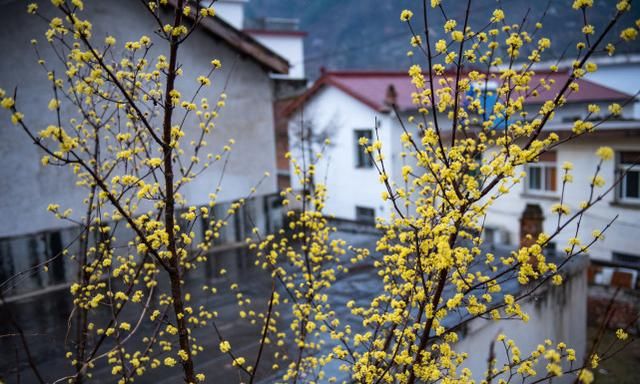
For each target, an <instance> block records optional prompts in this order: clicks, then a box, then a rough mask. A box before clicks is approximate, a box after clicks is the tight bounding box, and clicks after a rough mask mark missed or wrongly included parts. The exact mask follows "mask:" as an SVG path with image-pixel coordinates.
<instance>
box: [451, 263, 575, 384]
mask: <svg viewBox="0 0 640 384" xmlns="http://www.w3.org/2000/svg"><path fill="white" fill-rule="evenodd" d="M574 260H575V261H577V263H576V264H578V265H575V266H573V268H571V269H573V271H571V274H570V275H569V276H568V277H565V279H566V280H565V282H564V283H563V284H562V285H561V286H559V287H553V286H551V285H550V284H547V285H545V286H543V287H541V288H540V289H539V290H538V291H537V292H536V294H535V295H533V296H531V298H528V299H526V300H525V301H524V302H521V306H522V310H523V311H524V312H525V313H527V314H529V316H530V320H529V322H528V323H524V322H522V321H517V320H513V321H497V322H496V321H491V320H484V319H476V320H474V321H472V322H471V323H470V324H469V326H468V327H467V329H466V332H465V336H462V337H461V340H460V341H459V342H458V343H457V345H456V347H455V350H456V352H459V353H460V352H467V353H468V354H469V356H470V358H469V359H468V360H467V361H466V362H465V363H464V365H463V366H464V367H467V368H469V369H471V371H472V372H473V373H474V379H476V380H477V381H478V382H479V381H480V380H482V378H483V373H484V372H485V371H486V370H487V358H488V356H489V353H490V345H491V342H492V341H493V340H495V339H496V337H497V336H498V335H499V334H501V333H503V334H504V335H505V336H506V337H507V339H513V340H514V341H515V343H516V345H517V346H518V348H520V351H521V353H522V358H525V357H526V356H528V355H529V354H530V353H531V352H533V351H534V350H535V349H536V347H537V345H538V344H543V343H544V340H545V339H549V340H551V341H552V342H553V346H555V345H556V344H557V343H559V342H564V343H566V344H567V347H568V348H573V349H575V351H576V357H577V360H576V361H577V362H578V363H581V362H582V361H583V358H584V354H585V353H586V347H587V344H586V343H587V340H586V335H587V278H586V270H585V268H586V260H584V259H582V260H580V259H574ZM495 357H496V359H497V364H496V366H495V367H496V368H498V369H500V368H501V367H502V365H503V364H504V363H505V362H506V356H505V352H504V348H503V346H502V345H501V344H500V343H496V345H495ZM545 365H546V360H545V359H544V358H540V362H539V364H538V366H537V367H535V368H534V369H536V370H537V371H538V375H537V376H536V377H535V378H536V379H540V378H542V377H544V375H546V370H545ZM564 369H565V370H566V369H569V366H568V365H565V366H564ZM575 378H576V376H575V375H564V376H562V377H560V378H556V379H553V382H554V383H572V382H574V380H575ZM505 379H506V377H505Z"/></svg>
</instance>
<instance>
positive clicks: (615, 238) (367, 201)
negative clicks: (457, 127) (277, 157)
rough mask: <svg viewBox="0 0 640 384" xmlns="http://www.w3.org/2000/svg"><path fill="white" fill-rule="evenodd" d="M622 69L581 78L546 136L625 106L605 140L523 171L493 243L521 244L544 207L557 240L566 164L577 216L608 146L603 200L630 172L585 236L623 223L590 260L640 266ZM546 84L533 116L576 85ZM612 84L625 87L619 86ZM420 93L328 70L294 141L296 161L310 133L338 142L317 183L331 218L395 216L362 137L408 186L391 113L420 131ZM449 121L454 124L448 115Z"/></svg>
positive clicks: (295, 111)
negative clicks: (533, 214) (531, 214)
mask: <svg viewBox="0 0 640 384" xmlns="http://www.w3.org/2000/svg"><path fill="white" fill-rule="evenodd" d="M625 63H626V64H625V66H624V72H625V73H636V76H635V77H633V76H631V77H632V78H633V80H630V82H631V83H633V82H634V81H635V82H637V80H636V79H637V78H640V76H638V74H640V66H638V64H633V63H629V62H625ZM612 65H615V68H618V67H619V66H620V65H622V64H620V63H617V62H616V63H615V64H612ZM615 68H614V69H611V70H610V69H609V68H608V67H607V64H606V61H604V62H603V61H600V69H602V74H601V75H600V77H598V78H597V81H596V80H595V79H594V80H592V79H591V77H588V78H585V79H580V80H579V84H580V92H578V93H574V94H572V95H570V96H569V97H568V98H567V103H566V105H565V106H563V108H561V109H560V110H559V111H558V112H557V113H556V114H555V117H554V119H553V121H552V122H550V123H549V124H548V125H547V126H546V127H545V129H546V130H547V132H556V133H558V134H559V135H560V136H561V137H566V136H567V135H568V134H569V133H570V132H571V128H572V127H573V123H574V121H575V120H578V119H584V118H585V117H586V115H587V106H588V105H589V104H596V105H598V106H599V107H600V109H601V112H600V113H599V114H598V116H591V117H590V118H591V119H594V120H596V121H597V119H598V118H600V117H602V116H604V115H606V114H607V108H608V106H609V105H610V104H611V103H619V104H620V105H624V107H623V108H622V113H621V115H620V116H617V117H616V118H614V119H611V120H610V121H607V122H605V123H602V124H600V125H599V126H598V128H597V129H596V131H595V132H593V133H591V134H588V135H585V136H583V137H581V138H579V139H576V140H572V141H570V142H568V143H566V144H563V145H561V146H559V147H558V149H557V150H555V151H553V152H551V153H548V154H545V155H544V156H542V157H541V158H540V159H539V162H537V163H535V164H531V165H530V166H528V167H527V168H526V169H523V170H524V171H526V172H527V176H526V178H525V180H523V182H522V183H519V184H516V185H515V186H514V187H513V188H512V190H511V193H509V194H508V195H507V196H503V197H501V198H500V199H498V200H497V201H496V203H495V204H494V205H493V206H492V207H491V209H490V210H489V214H488V216H487V220H486V222H485V228H486V231H485V238H486V241H487V242H489V243H503V244H510V245H517V244H518V239H519V224H518V223H519V219H520V216H521V215H522V212H523V211H524V209H525V207H526V206H527V204H539V205H540V206H541V208H542V210H543V212H544V215H545V217H546V220H545V221H544V224H543V225H544V231H545V232H547V233H552V232H553V230H554V229H555V226H556V224H557V221H556V218H557V217H556V216H554V215H553V214H552V212H551V207H552V206H553V205H554V204H557V203H559V202H560V198H561V194H562V182H561V178H562V164H563V163H564V162H565V161H569V162H571V163H573V171H572V174H573V176H574V181H573V182H572V183H570V184H567V185H566V187H565V197H564V200H563V202H564V203H565V204H566V205H568V206H569V208H570V209H571V211H572V212H575V211H576V210H578V209H579V205H580V202H581V201H583V200H586V199H587V198H588V193H589V183H590V181H591V178H592V177H593V176H594V172H595V171H596V167H597V164H598V161H599V158H598V157H597V156H596V155H595V152H596V150H597V149H598V148H599V147H600V146H610V147H612V148H613V149H614V151H615V152H616V156H615V159H614V160H612V161H607V162H604V164H603V165H602V168H601V169H600V171H599V175H600V176H602V177H603V178H604V180H605V182H606V184H605V187H604V188H599V189H597V190H596V193H598V192H601V191H603V190H604V189H606V187H607V186H610V185H612V183H614V180H616V179H617V178H618V177H619V176H621V174H622V172H627V173H626V176H625V177H624V179H623V180H622V182H621V183H620V186H618V187H617V188H615V190H614V191H612V193H609V194H607V195H606V196H604V197H603V198H602V201H600V202H599V203H598V204H597V205H596V206H595V207H594V208H593V209H590V210H589V211H588V212H587V213H586V214H585V215H584V217H583V219H582V224H581V233H582V234H586V235H584V236H586V237H587V238H585V239H583V240H584V241H585V242H587V241H588V240H590V239H588V237H589V236H591V233H592V231H594V230H601V229H603V228H604V227H605V226H606V225H607V224H608V223H609V221H610V220H612V219H613V218H614V217H615V216H616V215H618V217H617V219H616V220H615V222H614V223H613V224H612V227H611V228H610V230H608V231H607V234H606V235H605V240H604V241H602V242H597V243H595V244H594V246H593V248H592V249H591V250H590V256H591V257H592V258H595V259H603V260H618V261H622V260H627V261H630V262H634V263H640V251H638V249H637V245H636V241H635V239H637V238H638V237H639V236H640V224H639V223H640V204H639V203H640V190H639V188H640V184H639V181H638V180H639V179H640V170H638V169H637V168H634V169H631V170H627V168H628V167H629V165H630V164H631V163H632V162H633V161H635V160H634V159H638V158H640V121H639V120H638V117H637V116H636V109H637V106H636V104H637V103H636V100H634V98H633V97H632V95H630V94H629V93H628V89H630V88H632V87H633V86H634V85H633V84H631V85H629V86H627V87H625V89H624V90H622V91H621V90H618V89H617V88H616V89H614V88H612V87H609V86H607V85H606V84H607V83H609V81H608V80H607V79H606V74H607V73H609V74H611V75H612V76H616V78H617V76H618V75H617V73H618V72H617V69H615ZM596 73H598V72H596ZM536 76H537V77H539V79H538V78H536V79H534V80H533V83H534V84H536V83H537V82H539V81H540V80H541V79H542V78H544V79H546V80H547V81H548V80H549V79H553V80H554V81H555V82H554V83H552V85H551V89H549V90H548V91H546V92H541V94H540V95H539V96H537V97H531V98H529V99H528V104H527V105H526V109H527V110H528V111H530V112H531V114H535V111H537V110H538V109H539V107H540V106H541V105H542V102H544V100H545V98H548V97H552V96H553V95H555V94H556V93H557V92H558V90H559V87H560V86H561V85H562V84H564V81H566V79H567V78H568V74H567V72H566V71H565V70H562V69H561V70H560V71H558V73H550V72H540V73H539V74H537V75H536ZM610 83H611V84H612V85H615V84H616V82H615V81H614V80H611V82H610ZM639 89H640V85H639ZM413 91H414V88H413V85H412V84H411V83H410V80H409V78H408V76H407V75H406V74H405V73H393V72H359V71H336V72H325V73H324V74H323V76H322V77H321V78H320V79H319V80H318V81H316V83H315V84H314V85H313V86H312V87H311V88H310V89H309V90H308V91H307V92H306V93H305V94H304V95H303V96H302V97H300V98H298V99H297V100H296V102H294V103H292V104H291V105H290V106H289V110H288V114H289V116H290V122H289V130H290V135H289V140H290V142H291V143H292V145H291V147H290V150H291V152H292V156H293V157H294V158H298V159H300V158H301V157H302V152H301V151H300V146H299V145H295V142H296V140H298V141H299V138H300V137H301V135H303V134H304V132H307V131H309V130H311V131H314V132H316V134H319V135H320V136H321V137H328V138H330V139H331V142H332V144H331V145H330V146H328V147H327V148H325V153H324V157H323V159H321V160H319V161H318V164H317V176H316V177H317V180H319V181H325V182H326V184H327V187H328V195H329V197H328V201H327V204H326V213H327V214H329V215H334V216H336V217H341V218H346V219H351V220H369V221H371V219H372V218H373V217H388V215H389V214H390V212H391V211H390V207H389V206H388V205H387V204H385V203H383V201H382V199H381V197H380V196H381V193H382V192H383V191H384V190H385V188H384V186H383V185H382V184H381V183H380V182H379V181H378V174H377V170H376V168H375V167H374V166H373V164H372V162H371V160H370V159H369V158H368V156H366V155H365V154H364V153H363V152H362V149H361V148H360V147H359V146H358V138H359V137H363V136H364V137H369V138H378V139H379V140H380V141H381V142H382V146H383V152H384V154H385V157H386V160H385V161H386V166H387V173H388V174H389V175H390V178H391V179H392V180H394V181H395V182H396V183H398V185H402V183H403V182H402V180H401V177H400V176H401V171H400V170H401V168H402V166H403V165H405V162H407V161H409V160H408V159H407V158H405V157H403V156H401V147H400V135H401V134H402V132H403V129H402V127H401V125H400V123H399V120H398V117H397V116H396V114H395V113H394V112H392V111H390V108H389V103H390V101H391V99H392V100H393V103H394V104H395V105H397V112H398V115H399V117H400V118H401V119H403V120H404V121H405V126H406V127H411V126H412V125H411V124H406V120H407V118H408V116H410V115H411V114H415V108H414V107H413V105H412V103H411V93H412V92H413ZM625 91H627V92H625ZM550 95H551V96H550ZM443 119H446V117H445V116H443ZM445 121H446V120H445ZM376 127H377V129H376ZM307 136H309V135H308V134H307ZM307 157H308V155H307ZM293 179H295V177H294V178H293ZM292 184H293V185H294V186H297V187H299V186H300V183H299V181H297V180H292ZM571 237H573V232H572V231H571V230H569V231H565V232H563V234H562V235H561V236H560V237H558V239H557V241H556V242H555V243H554V244H552V246H555V247H556V248H557V249H558V250H562V249H563V248H564V247H565V245H566V244H567V242H568V241H569V239H570V238H571Z"/></svg>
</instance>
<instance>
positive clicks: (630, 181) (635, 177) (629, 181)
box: [624, 171, 640, 199]
mask: <svg viewBox="0 0 640 384" xmlns="http://www.w3.org/2000/svg"><path fill="white" fill-rule="evenodd" d="M625 178H626V180H625V181H626V182H625V183H624V184H625V190H624V195H625V196H624V197H628V198H632V199H637V198H640V171H631V172H629V173H627V176H625Z"/></svg>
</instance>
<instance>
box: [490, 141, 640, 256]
mask: <svg viewBox="0 0 640 384" xmlns="http://www.w3.org/2000/svg"><path fill="white" fill-rule="evenodd" d="M605 145H606V146H610V147H612V148H613V149H614V150H615V151H638V150H639V149H640V136H630V137H627V138H617V139H613V138H603V137H597V136H591V137H587V138H584V139H580V140H576V141H573V142H569V143H566V144H563V145H562V146H560V147H559V149H558V150H557V165H558V191H557V194H556V195H554V196H551V197H549V196H536V195H533V194H527V193H526V192H525V188H524V183H520V184H517V185H516V186H515V187H514V188H513V189H512V190H511V192H510V193H509V194H507V195H506V196H503V197H501V198H499V199H498V200H496V202H495V203H494V205H493V206H492V207H491V208H490V209H489V214H488V215H487V219H486V227H490V228H497V229H500V230H504V231H507V232H508V233H509V238H510V239H511V240H512V242H513V243H514V244H515V245H517V243H518V241H519V227H520V224H519V218H520V216H521V215H522V212H523V211H524V208H525V205H526V204H527V203H533V204H539V205H540V206H541V207H542V209H543V212H544V214H545V217H546V220H545V221H544V231H545V232H546V233H552V232H554V230H555V228H556V225H557V216H556V215H555V214H553V213H552V212H551V207H552V206H553V205H554V204H556V203H559V202H560V189H561V185H562V184H561V177H562V176H561V174H562V171H561V166H562V164H563V163H564V162H565V161H569V162H571V163H572V164H573V165H574V169H573V171H572V174H573V175H574V181H573V183H570V184H567V188H566V191H565V196H566V197H565V204H567V205H568V206H569V207H570V209H571V212H576V211H577V210H578V209H579V204H580V202H581V201H583V200H587V199H588V193H589V183H590V180H591V177H592V176H593V174H594V172H595V169H596V166H597V163H598V161H599V158H598V157H597V156H596V155H595V152H596V150H597V149H598V148H599V147H600V146H605ZM614 167H615V161H614V160H610V161H606V162H605V163H604V164H603V167H602V170H601V172H600V175H602V176H603V177H604V179H605V180H606V185H605V186H604V187H603V188H597V189H596V192H597V193H598V191H600V192H602V191H603V190H604V189H606V188H607V187H608V186H611V185H612V183H613V182H614V180H615V174H614ZM615 215H619V217H618V219H617V220H616V221H615V223H614V224H613V225H612V227H611V228H610V229H609V230H608V231H607V232H606V233H605V240H604V241H599V242H596V243H595V244H594V245H593V246H592V248H591V250H590V252H589V254H590V256H591V257H593V258H596V259H603V260H610V259H611V252H612V251H617V252H623V253H629V254H635V255H640V248H638V241H637V239H639V238H640V206H637V207H633V206H631V207H629V206H622V205H617V204H616V203H615V194H614V192H611V193H610V194H608V195H607V196H605V197H604V199H603V200H602V201H600V202H599V203H598V204H597V205H595V206H594V207H593V208H591V209H590V210H589V211H588V212H587V213H586V214H585V215H584V218H583V220H582V224H581V228H580V234H581V236H580V238H581V239H582V240H583V243H586V242H588V241H590V240H591V239H592V235H591V233H592V232H593V230H596V229H598V230H600V229H602V228H603V227H604V226H606V225H607V223H608V222H609V221H610V220H611V219H613V218H614V216H615ZM574 231H575V226H573V225H571V226H570V227H569V228H567V229H566V230H564V231H563V232H562V233H561V234H560V235H559V236H558V237H557V240H556V244H557V249H559V250H562V249H563V248H564V247H565V246H566V245H567V242H568V240H569V238H571V237H573V236H574Z"/></svg>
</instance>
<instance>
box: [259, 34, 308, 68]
mask: <svg viewBox="0 0 640 384" xmlns="http://www.w3.org/2000/svg"><path fill="white" fill-rule="evenodd" d="M250 35H251V36H252V37H253V38H255V39H256V40H258V41H259V42H260V43H262V44H264V45H265V46H266V47H268V48H269V49H271V50H273V51H274V52H276V53H277V54H278V55H280V56H282V57H284V58H285V59H287V61H288V62H289V65H290V67H289V74H288V75H287V76H286V77H287V78H292V79H303V78H304V36H302V35H284V34H283V35H277V34H269V33H259V32H251V33H250Z"/></svg>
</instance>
